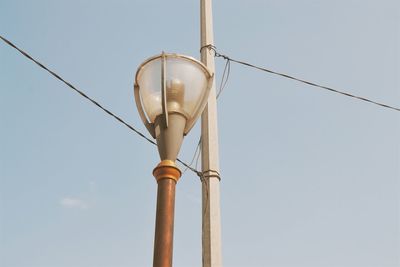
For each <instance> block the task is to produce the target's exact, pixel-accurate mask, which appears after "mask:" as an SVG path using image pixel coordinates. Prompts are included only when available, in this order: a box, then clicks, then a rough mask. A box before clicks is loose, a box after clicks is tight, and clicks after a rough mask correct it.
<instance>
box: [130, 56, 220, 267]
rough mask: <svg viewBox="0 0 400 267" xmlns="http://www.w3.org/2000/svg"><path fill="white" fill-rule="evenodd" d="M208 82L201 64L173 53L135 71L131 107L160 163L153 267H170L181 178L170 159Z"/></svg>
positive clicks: (199, 106)
mask: <svg viewBox="0 0 400 267" xmlns="http://www.w3.org/2000/svg"><path fill="white" fill-rule="evenodd" d="M212 82H213V74H212V73H211V72H210V71H209V70H208V69H207V67H205V66H204V65H203V64H202V63H201V62H199V61H197V60H195V59H194V58H191V57H188V56H184V55H178V54H165V53H162V54H161V55H157V56H155V57H152V58H149V59H148V60H146V61H145V62H144V63H142V65H140V66H139V68H138V70H137V72H136V77H135V86H134V93H135V101H136V106H137V108H138V112H139V115H140V117H141V119H142V121H143V123H144V125H145V126H146V128H147V130H148V131H149V133H150V134H151V136H152V137H153V138H155V139H156V141H157V148H158V152H159V155H160V159H161V162H160V163H159V164H158V165H157V167H156V168H155V169H154V170H153V175H154V177H155V178H156V181H157V184H158V190H157V209H156V227H155V238H154V256H153V266H154V267H171V266H172V254H173V231H174V210H175V186H176V183H177V181H178V180H179V178H180V176H181V171H180V170H179V169H178V167H177V166H176V164H175V160H176V158H177V156H178V153H179V150H180V147H181V144H182V141H183V137H184V136H185V135H186V134H187V133H188V132H189V131H190V129H191V128H192V127H193V126H194V124H195V122H196V120H197V118H198V117H199V116H200V114H201V112H202V111H203V109H204V106H205V105H206V103H207V99H208V95H209V91H210V88H211V85H212Z"/></svg>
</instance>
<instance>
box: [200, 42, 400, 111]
mask: <svg viewBox="0 0 400 267" xmlns="http://www.w3.org/2000/svg"><path fill="white" fill-rule="evenodd" d="M205 48H207V49H209V50H210V51H213V52H214V56H215V57H221V58H223V59H225V60H227V61H232V62H235V63H238V64H241V65H244V66H247V67H250V68H254V69H258V70H261V71H264V72H268V73H270V74H274V75H278V76H281V77H284V78H287V79H291V80H294V81H297V82H301V83H304V84H307V85H310V86H314V87H317V88H320V89H324V90H327V91H330V92H333V93H336V94H341V95H344V96H347V97H351V98H354V99H358V100H361V101H364V102H368V103H371V104H374V105H377V106H380V107H383V108H388V109H391V110H395V111H400V108H398V107H394V106H391V105H387V104H384V103H380V102H377V101H374V100H371V99H368V98H366V97H362V96H357V95H354V94H350V93H347V92H344V91H341V90H337V89H334V88H331V87H328V86H324V85H320V84H317V83H314V82H310V81H307V80H304V79H300V78H297V77H294V76H291V75H288V74H285V73H281V72H277V71H273V70H270V69H267V68H264V67H259V66H256V65H253V64H250V63H248V62H244V61H240V60H237V59H233V58H231V57H229V56H227V55H224V54H220V53H219V52H218V51H217V49H216V47H215V46H213V45H205V46H203V47H202V48H201V49H200V51H201V50H203V49H205Z"/></svg>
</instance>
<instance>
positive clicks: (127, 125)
mask: <svg viewBox="0 0 400 267" xmlns="http://www.w3.org/2000/svg"><path fill="white" fill-rule="evenodd" d="M0 39H1V40H3V41H4V42H5V43H6V44H8V45H9V46H11V47H12V48H14V49H16V50H17V51H18V52H20V53H21V54H22V55H23V56H25V57H26V58H28V59H29V60H31V61H33V62H34V63H36V65H38V66H39V67H41V68H42V69H44V70H46V71H47V72H48V73H50V74H51V75H52V76H54V77H55V78H57V79H58V80H60V81H61V82H63V83H64V84H65V85H67V86H68V87H69V88H71V89H72V90H74V91H75V92H77V93H78V94H80V95H81V96H83V97H84V98H86V99H87V100H89V101H90V102H92V103H93V104H94V105H96V106H97V107H98V108H100V109H101V110H103V111H104V112H105V113H107V114H108V115H110V116H111V117H113V118H114V119H116V120H117V121H119V122H120V123H122V124H123V125H125V126H126V127H128V128H129V129H130V130H132V131H133V132H135V133H136V134H138V135H139V136H140V137H142V138H144V139H145V140H146V141H148V142H149V143H151V144H153V145H157V144H156V142H154V141H153V140H151V139H150V138H148V137H147V136H145V135H144V134H143V133H141V132H140V131H138V130H136V129H135V128H133V126H131V125H129V124H128V123H127V122H125V121H124V120H123V119H122V118H121V117H119V116H117V115H115V114H114V113H112V112H111V111H110V110H108V109H107V108H105V107H103V106H102V105H100V104H99V103H98V102H97V101H96V100H94V99H93V98H91V97H89V96H88V95H86V94H85V93H84V92H83V91H81V90H79V89H78V88H76V87H75V86H74V85H72V84H71V83H70V82H67V81H66V80H64V79H63V78H62V77H61V76H60V75H58V74H57V73H55V72H54V71H52V70H50V69H49V68H47V67H46V66H44V65H43V64H42V63H40V62H39V61H37V60H36V59H34V58H33V57H32V56H30V55H29V54H28V53H27V52H25V51H24V50H22V49H20V48H19V47H17V46H16V45H15V44H13V43H12V42H11V41H9V40H7V39H6V38H4V37H3V36H1V35H0ZM177 161H179V162H180V163H181V164H182V165H184V166H185V167H186V168H187V169H189V170H191V171H192V172H194V173H195V174H196V175H198V176H200V174H201V172H200V171H198V170H196V169H194V168H193V167H191V166H189V164H187V163H185V162H184V161H182V160H180V159H179V158H178V159H177ZM200 177H201V176H200Z"/></svg>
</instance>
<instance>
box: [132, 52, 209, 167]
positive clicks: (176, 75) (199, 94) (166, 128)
mask: <svg viewBox="0 0 400 267" xmlns="http://www.w3.org/2000/svg"><path fill="white" fill-rule="evenodd" d="M212 82H213V74H211V73H210V71H209V70H208V69H207V67H206V66H204V65H203V64H202V63H201V62H199V61H197V60H196V59H194V58H191V57H188V56H184V55H178V54H166V53H162V54H161V55H158V56H155V57H152V58H149V59H148V60H146V61H145V62H144V63H142V64H141V65H140V66H139V68H138V70H137V72H136V77H135V101H136V106H137V108H138V111H139V114H140V117H141V119H142V121H143V123H144V124H145V126H146V128H147V130H148V131H149V132H150V134H151V135H152V136H153V138H156V139H157V144H158V147H159V152H160V156H161V159H170V160H175V159H176V157H177V154H178V152H179V149H180V145H181V143H182V139H183V136H184V135H186V134H187V133H188V132H189V131H190V129H191V128H192V127H193V126H194V124H195V122H196V120H197V118H198V117H199V116H200V114H201V112H202V111H203V109H204V106H205V105H206V103H207V100H208V95H209V92H210V88H211V86H212ZM170 150H172V151H170ZM170 152H171V153H170ZM171 157H172V158H171Z"/></svg>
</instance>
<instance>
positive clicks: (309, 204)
mask: <svg viewBox="0 0 400 267" xmlns="http://www.w3.org/2000/svg"><path fill="white" fill-rule="evenodd" d="M198 9H199V1H188V0H185V1H184V0H181V1H178V0H172V1H143V0H140V1H139V0H138V1H133V0H132V1H128V0H126V1H122V0H117V1H94V0H92V1H75V0H70V1H50V0H35V1H20V0H0V34H2V35H4V36H5V37H6V38H9V39H10V40H12V41H14V42H15V43H16V44H17V45H19V46H20V47H21V48H23V49H25V50H26V51H28V52H29V53H31V54H32V55H33V56H34V57H36V58H37V59H39V60H40V61H42V62H43V63H45V65H47V66H49V67H51V68H52V69H54V70H56V72H58V73H59V74H61V76H63V77H65V78H66V79H67V80H68V81H70V82H72V83H73V84H74V85H76V86H77V87H79V88H81V89H82V90H84V91H85V92H87V93H88V95H90V96H92V97H94V98H95V99H97V100H98V101H99V102H100V103H102V104H104V105H105V106H106V107H108V108H109V109H110V110H112V111H113V112H115V113H116V114H119V115H120V116H121V117H123V118H124V119H126V120H127V121H128V122H130V123H131V124H132V125H134V126H135V127H137V128H138V129H140V130H141V131H143V132H145V128H144V126H143V125H142V123H141V121H140V119H139V116H138V114H137V112H136V107H135V104H134V101H133V94H132V85H133V77H134V73H135V71H136V68H137V66H138V65H139V64H140V63H141V62H142V61H144V60H145V59H146V58H148V57H150V56H153V55H155V54H158V53H160V52H161V51H162V50H164V51H167V52H178V53H183V54H187V55H191V56H194V57H197V58H198V57H199V52H198V51H199V42H200V41H199V10H198ZM214 23H215V25H214V26H215V44H216V46H217V48H218V50H219V51H220V52H221V53H225V54H227V55H230V56H231V57H233V58H236V59H239V60H245V61H248V62H251V63H254V64H257V65H261V66H265V67H268V68H271V69H274V70H277V71H281V72H285V73H288V74H292V75H295V76H299V77H302V78H305V79H309V80H312V81H315V82H319V83H322V84H324V85H327V86H331V87H335V88H338V89H341V90H345V91H348V92H350V93H354V94H358V95H362V96H365V97H369V98H372V99H375V100H377V101H381V102H385V103H388V104H391V105H394V106H400V89H399V88H400V78H399V77H400V76H399V74H400V73H399V71H400V68H399V63H400V53H399V45H400V42H399V36H400V2H398V1H395V0H393V1H389V0H383V1H378V0H374V1H372V0H363V1H361V0H359V1H354V0H350V1H349V0H347V1H344V0H341V1H333V0H332V1H316V0H314V1H311V0H299V1H278V0H276V1H259V0H258V1H257V0H249V1H238V0H230V1H228V0H220V1H215V3H214ZM223 64H224V62H223V61H222V59H217V73H216V75H217V81H218V82H219V80H220V78H221V74H222V68H223ZM218 109H219V110H218V111H219V114H218V117H219V132H220V157H221V173H222V182H221V205H222V206H221V208H222V242H223V262H224V266H226V267H253V266H254V267H259V266H268V267H389V266H390V267H394V266H400V255H399V254H400V217H399V216H400V205H399V204H400V193H399V192H400V191H399V190H400V187H399V179H400V167H399V166H400V141H399V136H400V113H399V112H395V111H391V110H386V109H383V108H380V107H377V106H374V105H371V104H368V103H363V102H360V101H356V100H353V99H349V98H346V97H343V96H339V95H335V94H332V93H329V92H326V91H322V90H318V89H315V88H311V87H309V86H307V85H303V84H299V83H297V82H294V81H290V80H285V79H283V78H280V77H276V76H271V75H270V74H266V73H262V72H259V71H256V70H254V69H249V68H246V67H243V66H240V65H236V64H233V63H232V68H231V75H230V80H229V83H228V85H227V87H226V89H225V90H224V92H223V94H222V95H221V97H220V99H219V107H218ZM0 114H1V115H0V118H1V119H0V123H1V125H0V129H1V131H0V140H1V141H0V200H1V202H0V266H1V267H111V266H112V267H128V266H151V262H152V251H153V234H154V219H155V198H156V182H155V180H154V178H153V177H152V175H151V172H152V169H153V168H154V166H155V165H156V164H157V163H158V160H159V159H158V154H157V151H156V149H155V147H153V146H152V145H150V144H148V143H147V142H145V141H144V140H143V139H141V138H140V137H138V136H137V135H135V134H134V133H132V132H131V131H129V130H128V129H127V128H126V127H124V126H123V125H121V124H119V123H118V122H116V121H115V120H113V119H112V118H110V117H109V116H107V115H106V114H105V113H103V112H102V111H100V110H99V109H97V108H96V107H95V106H93V105H92V104H90V103H89V102H88V101H86V100H85V99H83V98H82V97H80V96H79V95H77V94H76V93H74V92H73V91H72V90H70V89H68V88H67V87H66V86H65V85H64V84H62V83H60V82H59V81H57V80H56V79H54V78H53V77H51V76H50V75H49V74H48V73H46V72H44V71H43V70H41V69H40V68H38V67H37V66H36V65H34V64H32V63H31V62H29V61H28V60H27V59H25V58H24V57H22V56H21V55H20V54H19V53H17V52H16V51H15V50H13V49H11V48H10V47H8V46H6V45H5V44H3V43H1V44H0ZM198 136H199V129H198V125H197V126H196V127H195V128H194V129H193V131H192V132H191V133H190V135H189V136H188V137H187V138H186V139H185V141H184V145H183V148H182V150H181V154H180V157H181V158H182V159H185V160H186V161H189V160H190V159H191V157H192V154H193V152H194V149H195V147H196V144H197V140H198ZM200 190H201V184H200V182H199V180H198V178H197V177H196V176H195V175H193V174H192V173H190V172H186V173H185V175H184V176H183V178H182V179H181V180H180V181H179V184H178V187H177V198H176V224H175V241H174V242H175V248H174V251H175V253H174V266H176V267H188V266H190V267H191V266H195V267H196V266H201V203H200V199H201V191H200Z"/></svg>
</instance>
